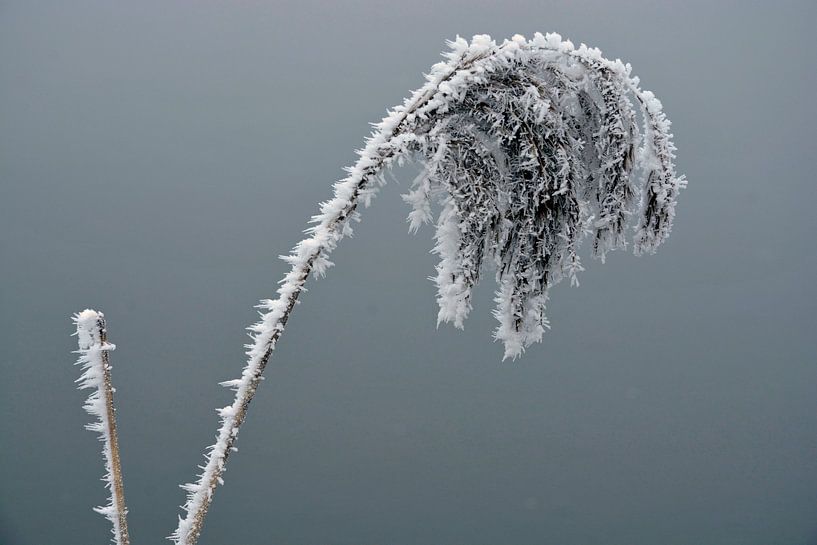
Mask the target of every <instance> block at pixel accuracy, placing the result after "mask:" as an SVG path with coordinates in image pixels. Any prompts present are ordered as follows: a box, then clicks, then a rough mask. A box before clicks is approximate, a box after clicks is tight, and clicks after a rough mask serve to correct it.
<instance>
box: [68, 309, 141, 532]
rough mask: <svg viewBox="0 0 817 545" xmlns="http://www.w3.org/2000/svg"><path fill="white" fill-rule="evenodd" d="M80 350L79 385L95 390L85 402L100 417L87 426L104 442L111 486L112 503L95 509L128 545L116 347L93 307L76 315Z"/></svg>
mask: <svg viewBox="0 0 817 545" xmlns="http://www.w3.org/2000/svg"><path fill="white" fill-rule="evenodd" d="M74 323H75V325H76V328H77V331H76V334H77V337H78V345H79V350H78V351H77V352H78V353H79V359H78V360H77V364H78V365H82V370H83V373H82V375H81V376H80V378H79V379H78V380H77V382H78V383H79V388H80V389H85V388H92V389H93V390H94V391H93V392H92V393H91V395H90V396H88V400H87V401H86V402H85V407H84V408H85V410H86V411H87V412H88V414H90V415H91V416H94V417H96V418H97V420H96V421H95V422H92V423H90V424H88V425H86V428H87V429H89V430H91V431H95V432H98V433H99V438H100V440H101V441H102V443H103V445H104V446H103V448H102V454H103V456H104V459H105V470H106V474H105V477H104V481H105V486H106V487H107V488H108V489H110V491H111V495H110V498H109V503H108V505H106V506H103V507H96V508H94V510H95V511H96V512H98V513H100V514H102V515H104V516H105V518H107V519H108V520H109V521H110V522H111V524H112V526H113V530H112V532H113V535H114V537H113V542H114V543H116V544H117V545H129V544H130V537H129V536H128V522H127V512H128V510H127V507H126V506H125V492H124V487H123V485H122V465H121V462H120V459H119V438H118V435H117V432H116V408H115V406H114V400H113V393H114V387H113V384H112V381H111V364H110V356H109V352H110V351H112V350H113V349H115V348H116V346H115V345H113V344H111V343H109V342H108V340H107V330H106V325H105V316H104V315H103V314H102V313H101V312H97V311H94V310H90V309H87V310H84V311H82V312H80V313H79V314H77V315H75V316H74Z"/></svg>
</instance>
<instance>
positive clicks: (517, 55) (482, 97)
mask: <svg viewBox="0 0 817 545" xmlns="http://www.w3.org/2000/svg"><path fill="white" fill-rule="evenodd" d="M449 45H450V48H451V49H450V51H449V52H448V53H446V54H444V57H445V61H444V62H440V63H438V64H435V65H434V66H433V67H432V69H431V72H430V74H428V75H427V76H426V80H427V81H426V83H425V85H423V87H421V88H420V89H418V90H417V91H415V92H414V93H412V94H411V96H410V97H408V98H407V99H406V100H405V101H404V103H403V104H402V105H401V106H397V107H395V108H394V109H392V110H390V111H389V113H388V115H387V116H386V117H385V118H384V119H383V120H382V121H381V122H380V123H377V124H376V125H375V126H374V127H375V130H374V132H373V133H372V135H371V137H370V138H368V139H367V141H366V145H365V148H364V149H362V150H360V151H359V152H358V154H359V159H358V160H357V163H356V164H355V165H354V166H353V167H351V168H349V169H348V171H347V173H348V175H347V176H346V178H344V179H343V180H341V181H339V182H337V183H336V184H335V185H334V197H333V198H332V199H330V200H328V201H326V202H324V203H321V205H320V213H319V214H317V215H316V216H313V217H312V223H313V224H314V225H312V226H311V227H310V228H309V229H307V234H308V237H307V238H306V239H304V240H302V241H301V242H299V243H298V244H297V245H296V246H295V247H294V249H293V250H292V252H291V253H290V254H289V255H287V256H282V258H283V259H284V260H285V261H287V263H289V264H290V265H291V270H290V271H289V272H288V273H287V274H286V276H285V277H284V278H283V280H281V282H280V283H281V286H280V287H279V289H278V297H277V299H274V300H263V301H261V303H260V304H259V306H258V307H259V308H260V309H261V311H262V312H261V319H260V321H259V322H258V323H256V324H255V325H252V326H250V328H249V330H250V333H251V337H252V344H250V345H248V346H247V356H248V360H247V363H246V366H245V367H244V369H243V372H242V374H241V376H240V377H239V378H237V379H235V380H229V381H226V382H223V383H222V385H223V386H225V387H229V388H231V389H233V390H234V392H235V397H234V400H233V402H232V403H231V404H230V405H228V406H226V407H224V408H222V409H220V410H219V414H220V417H221V425H220V428H219V430H218V433H217V435H216V443H215V444H214V445H212V446H211V447H209V448H208V450H207V452H206V454H205V459H206V464H205V465H204V466H203V467H202V472H201V474H200V475H198V481H197V482H195V483H191V484H185V485H182V488H184V489H185V490H186V491H187V493H188V494H187V501H186V503H185V505H184V510H185V512H186V513H185V516H184V517H183V518H180V519H179V524H178V527H177V528H176V530H175V531H174V533H173V534H172V536H171V539H173V540H174V541H175V542H176V543H177V544H179V545H193V544H195V543H196V541H197V540H198V538H199V536H200V534H201V531H202V525H203V523H204V520H205V517H206V515H207V511H208V509H209V507H210V504H211V502H212V499H213V494H214V492H215V489H216V486H217V485H218V484H219V483H222V475H223V473H224V471H225V467H226V463H227V459H228V457H229V454H230V453H231V452H233V451H235V447H234V443H235V441H236V439H237V437H238V432H239V429H240V427H241V424H242V423H243V422H244V419H245V418H246V415H247V410H248V408H249V404H250V402H251V401H252V398H253V396H254V395H255V392H256V390H257V388H258V385H259V384H260V381H261V380H262V373H263V371H264V368H265V367H266V365H267V363H268V362H269V359H270V357H271V355H272V351H273V350H274V348H275V345H276V343H277V342H278V339H279V338H280V336H281V334H282V332H283V330H284V327H285V326H286V323H287V321H288V319H289V317H290V314H291V313H292V310H293V308H294V307H295V304H296V302H297V300H298V297H299V296H300V294H301V292H302V291H303V290H304V284H305V282H306V280H307V278H308V276H309V274H310V273H312V274H314V275H315V276H322V275H323V274H324V273H325V272H326V270H327V269H328V268H329V267H330V266H331V265H332V263H331V262H330V261H329V260H328V255H329V254H330V253H331V252H332V251H333V250H334V249H335V247H336V246H337V244H338V242H339V241H340V240H341V239H342V238H343V237H344V236H347V235H349V234H351V232H352V227H351V223H352V221H357V220H359V213H358V211H357V208H358V205H359V203H361V202H362V203H363V204H364V205H367V206H368V204H369V203H370V201H371V199H372V197H373V196H374V195H375V193H376V192H377V190H378V189H379V188H380V187H381V186H382V185H383V184H384V183H385V173H386V171H387V170H388V169H389V168H391V167H392V166H394V165H399V164H403V163H404V162H405V161H415V162H418V163H420V164H421V165H422V166H423V170H422V174H421V175H420V176H418V177H417V179H416V180H415V181H414V184H413V185H412V189H411V191H410V192H409V193H408V194H407V195H404V199H405V200H406V201H407V202H408V203H410V204H411V206H412V212H411V213H410V214H409V222H410V224H411V227H410V228H411V230H416V229H418V228H419V227H420V226H421V225H422V224H424V223H428V222H431V221H432V220H434V214H433V208H434V205H439V208H440V212H439V213H438V215H437V219H436V233H435V241H436V244H435V246H434V252H435V253H436V254H438V255H439V257H440V262H439V265H438V266H437V275H436V278H435V281H436V284H437V302H438V303H439V313H438V316H437V319H438V323H439V322H451V323H453V324H454V325H455V326H456V327H460V328H461V327H463V324H464V320H465V318H466V317H467V316H468V313H469V311H470V310H471V291H472V289H473V287H474V286H475V285H476V284H477V282H478V281H479V279H480V276H481V274H482V272H483V269H485V268H486V266H489V267H491V268H492V269H493V271H494V274H495V277H496V281H497V283H498V289H497V292H496V299H495V301H496V309H495V311H494V314H495V316H496V318H497V319H498V321H499V325H498V327H497V329H496V331H495V335H494V336H495V338H496V339H497V340H500V341H502V342H503V344H504V348H505V354H504V357H505V358H512V359H515V358H516V357H518V356H520V355H521V354H522V352H523V351H524V350H525V348H526V347H527V346H529V345H530V344H531V343H533V342H537V341H540V340H541V338H542V334H543V332H544V330H545V328H547V326H548V324H547V320H546V318H545V312H544V311H545V303H546V302H547V300H548V293H549V290H550V288H551V287H552V286H553V285H555V284H557V283H558V282H560V281H561V280H562V279H564V278H569V279H570V281H571V283H573V284H577V283H578V281H577V274H578V273H579V272H581V271H582V270H583V266H582V264H581V262H580V259H579V251H578V250H579V245H580V243H581V242H582V240H583V239H584V238H590V239H591V240H592V250H593V251H592V253H593V255H594V256H595V257H598V258H600V259H601V260H602V261H603V260H604V257H605V255H606V254H607V252H609V251H611V250H614V249H617V248H625V247H626V246H627V236H626V232H627V230H628V228H630V227H632V228H633V231H634V233H633V246H634V251H635V253H636V254H641V253H645V252H647V253H652V252H654V251H655V250H656V248H657V247H658V246H659V244H661V242H662V241H663V240H664V239H665V238H666V237H667V236H668V235H669V232H670V229H671V228H672V222H673V218H674V216H675V204H676V197H677V194H678V192H679V190H680V189H681V188H682V187H683V186H684V185H685V183H686V182H685V180H684V179H683V177H679V176H677V175H676V174H675V169H674V165H673V160H674V151H675V147H674V146H673V144H672V135H671V134H670V132H669V129H670V123H669V121H668V120H667V119H666V117H665V116H664V114H663V113H662V107H661V103H660V102H659V101H658V100H657V99H656V98H655V97H654V96H653V94H652V93H650V92H648V91H643V90H641V89H640V87H639V81H638V79H637V78H635V77H633V76H631V73H630V66H629V65H625V64H623V63H622V62H621V61H619V60H615V61H610V60H607V59H605V58H604V57H603V56H602V55H601V52H600V51H599V50H598V49H592V48H588V47H586V46H585V45H583V44H582V45H581V46H579V47H574V46H573V44H572V43H571V42H570V41H563V40H562V39H561V37H560V36H559V35H558V34H548V35H546V36H543V35H541V34H538V33H537V34H536V35H535V36H534V38H533V39H532V40H526V39H525V38H524V37H522V36H514V37H513V38H512V39H511V40H506V41H504V42H502V43H501V44H497V43H496V42H494V41H493V40H491V38H490V37H488V36H475V37H474V38H473V39H472V41H471V42H470V43H469V42H467V41H466V40H463V39H461V38H457V40H455V41H453V42H450V43H449ZM639 118H640V124H641V127H639Z"/></svg>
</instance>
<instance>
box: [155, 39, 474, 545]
mask: <svg viewBox="0 0 817 545" xmlns="http://www.w3.org/2000/svg"><path fill="white" fill-rule="evenodd" d="M468 53H469V52H468V51H467V50H463V51H460V52H459V53H458V54H457V55H456V56H453V55H452V57H451V60H450V62H449V63H447V64H446V66H445V69H438V70H436V71H435V72H433V73H432V74H431V75H430V76H428V80H429V81H428V83H427V84H426V85H425V86H423V87H422V88H420V89H419V90H418V91H417V92H415V93H414V94H413V95H412V96H411V97H410V98H409V99H407V100H406V102H405V103H404V105H403V106H400V107H397V108H395V109H394V110H392V111H391V112H390V114H389V115H388V116H387V117H385V118H384V119H383V121H382V122H381V123H379V124H378V125H377V126H376V128H377V130H376V131H375V132H374V133H373V135H372V137H371V138H369V139H368V141H367V143H366V147H365V149H363V150H362V151H360V152H359V154H360V158H359V159H358V161H357V163H356V164H355V166H354V167H352V168H350V169H349V175H348V176H347V177H346V178H345V179H344V180H342V181H340V182H338V183H336V184H335V186H334V189H335V192H334V198H333V199H331V200H329V201H327V202H325V203H323V204H322V206H321V212H322V213H321V214H319V215H317V216H314V217H313V218H312V221H313V222H314V223H317V225H315V226H314V227H311V228H309V229H308V230H307V232H308V233H311V235H312V236H311V237H309V238H306V239H304V240H302V241H301V242H299V243H298V244H297V245H296V246H295V248H294V249H293V251H292V253H291V254H290V255H288V256H284V257H283V259H284V260H285V261H287V262H288V263H290V264H291V265H292V269H291V270H290V272H289V273H288V274H287V275H286V276H285V277H284V278H283V279H282V280H281V282H280V284H281V287H280V288H279V289H278V294H279V296H278V299H276V300H264V301H261V303H260V304H259V305H258V308H260V309H262V310H264V311H266V312H264V313H262V314H261V320H260V321H259V322H258V323H257V324H255V325H253V326H250V327H249V328H248V329H249V331H250V332H251V337H252V339H253V343H252V344H251V345H247V348H248V350H247V356H248V361H247V364H246V366H245V367H244V370H243V372H242V375H241V378H239V379H235V380H230V381H226V382H222V383H221V385H222V386H224V387H228V388H233V389H234V391H235V398H234V401H233V403H232V405H229V406H227V407H224V408H223V409H219V410H218V413H219V415H220V416H221V427H220V428H219V430H218V433H217V435H216V438H217V440H216V443H215V444H214V445H212V446H211V447H209V449H208V452H207V453H205V459H206V462H207V463H206V465H205V466H204V467H201V466H199V467H200V468H201V469H202V473H201V474H200V475H199V476H198V477H199V480H198V481H197V482H196V483H188V484H184V485H181V487H182V489H184V490H185V491H187V492H188V496H187V502H186V503H185V505H184V506H183V508H184V510H185V511H186V517H184V518H181V517H179V524H178V527H177V528H176V530H175V531H174V532H173V534H172V535H171V536H170V539H172V540H173V541H174V542H175V543H177V544H178V545H194V544H195V543H196V541H197V540H198V538H199V536H200V535H201V531H202V526H203V524H204V519H205V517H206V516H207V512H208V509H209V507H210V503H211V502H212V500H213V493H214V492H215V489H216V485H217V484H223V480H222V474H223V473H224V470H225V465H226V463H227V459H228V457H229V454H230V452H234V451H236V450H237V449H236V448H235V447H234V446H233V445H234V443H235V441H236V438H237V437H238V431H239V429H240V427H241V424H243V423H244V419H245V418H246V416H247V410H248V408H249V404H250V402H251V401H252V398H253V396H254V395H255V392H256V389H257V388H258V385H259V383H260V382H261V380H262V376H261V375H262V373H263V372H264V368H265V367H266V366H267V363H268V362H269V359H270V356H271V355H272V351H273V350H274V349H275V345H276V343H277V342H278V339H279V338H280V336H281V333H282V332H283V330H284V327H285V326H286V323H287V321H288V320H289V316H290V314H291V313H292V309H293V308H294V307H295V304H296V303H297V300H298V296H299V295H300V294H301V292H302V291H304V284H305V283H306V279H307V277H308V276H309V274H310V273H314V274H315V275H316V276H318V275H323V273H324V272H325V270H326V269H327V268H328V267H329V266H331V265H332V264H331V262H329V261H328V260H327V259H326V255H327V254H329V253H330V252H331V251H332V250H333V249H334V248H335V246H336V245H337V243H338V242H339V240H340V239H341V238H343V237H344V236H346V235H349V234H350V233H351V226H350V225H349V220H350V219H357V212H356V209H357V206H358V202H359V200H360V199H361V197H362V198H363V199H364V202H365V203H368V200H369V199H370V198H371V196H372V195H373V194H374V192H375V190H376V187H371V185H372V181H373V180H376V179H377V178H378V177H380V176H381V175H382V171H383V169H384V167H386V166H388V165H390V164H391V162H392V161H394V160H395V159H398V158H399V155H400V153H401V151H402V146H403V145H404V144H405V141H406V140H410V139H411V138H412V136H411V135H406V134H401V128H402V127H403V125H404V122H405V121H406V118H407V117H408V116H410V115H413V114H414V113H415V112H416V111H417V110H418V109H419V108H421V107H423V106H424V105H426V104H427V103H428V102H429V101H430V100H431V99H432V97H433V96H434V95H435V93H436V92H437V89H438V87H439V85H440V84H441V83H443V82H444V81H446V80H448V79H450V78H451V77H452V76H453V75H454V74H455V73H456V72H457V71H458V70H462V69H465V68H468V67H469V66H470V65H471V64H472V63H473V62H475V61H477V60H479V59H480V58H481V55H479V54H477V55H473V54H472V55H468ZM377 183H379V184H381V185H382V180H379V181H378V182H377Z"/></svg>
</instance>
